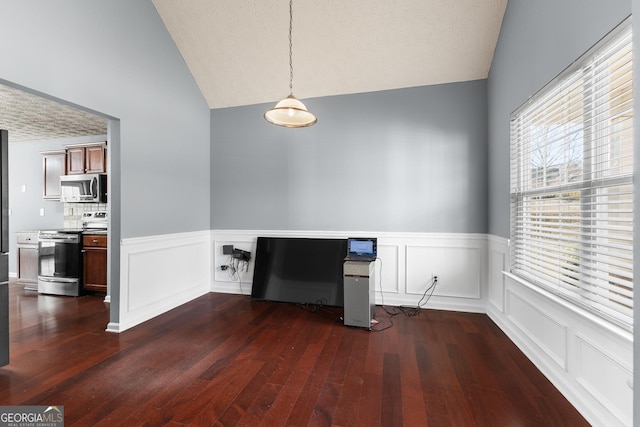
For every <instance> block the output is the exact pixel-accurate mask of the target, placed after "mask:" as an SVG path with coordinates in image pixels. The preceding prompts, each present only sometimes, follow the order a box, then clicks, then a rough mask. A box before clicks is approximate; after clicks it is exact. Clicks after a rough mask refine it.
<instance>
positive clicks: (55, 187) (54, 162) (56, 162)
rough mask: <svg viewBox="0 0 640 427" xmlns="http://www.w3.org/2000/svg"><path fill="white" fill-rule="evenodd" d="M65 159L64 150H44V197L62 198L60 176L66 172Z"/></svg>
mask: <svg viewBox="0 0 640 427" xmlns="http://www.w3.org/2000/svg"><path fill="white" fill-rule="evenodd" d="M65 160H66V152H65V151H64V150H54V151H43V152H42V170H43V176H44V183H43V186H42V188H43V191H42V197H43V198H45V199H53V200H59V199H60V176H61V175H64V174H65Z"/></svg>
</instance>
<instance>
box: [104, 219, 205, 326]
mask: <svg viewBox="0 0 640 427" xmlns="http://www.w3.org/2000/svg"><path fill="white" fill-rule="evenodd" d="M209 242H210V240H209V232H208V231H204V232H193V233H178V234H170V235H161V236H152V237H142V238H131V239H123V240H122V243H121V245H122V246H121V252H120V256H121V271H120V322H119V324H117V325H113V324H109V326H108V330H109V331H112V332H122V331H124V330H126V329H128V328H131V327H132V326H135V325H137V324H140V323H142V322H144V321H146V320H149V319H151V318H153V317H155V316H157V315H159V314H162V313H164V312H166V311H169V310H171V309H173V308H175V307H178V306H179V305H182V304H184V303H186V302H188V301H190V300H192V299H194V298H197V297H199V296H201V295H204V294H205V293H207V292H208V291H209V288H210V283H211V274H210V265H211V251H210V245H209Z"/></svg>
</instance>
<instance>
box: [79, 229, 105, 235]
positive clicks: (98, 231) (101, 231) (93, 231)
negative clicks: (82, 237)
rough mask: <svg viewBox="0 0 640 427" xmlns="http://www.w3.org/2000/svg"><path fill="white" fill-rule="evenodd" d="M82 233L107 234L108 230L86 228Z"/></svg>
mask: <svg viewBox="0 0 640 427" xmlns="http://www.w3.org/2000/svg"><path fill="white" fill-rule="evenodd" d="M82 234H102V235H105V236H106V235H107V230H84V231H83V232H82Z"/></svg>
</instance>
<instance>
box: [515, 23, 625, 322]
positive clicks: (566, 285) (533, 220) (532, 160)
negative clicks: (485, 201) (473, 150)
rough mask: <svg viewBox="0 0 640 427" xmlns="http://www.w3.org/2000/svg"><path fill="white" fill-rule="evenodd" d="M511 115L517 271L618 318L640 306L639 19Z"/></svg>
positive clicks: (535, 282) (565, 295)
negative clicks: (639, 243) (637, 251)
mask: <svg viewBox="0 0 640 427" xmlns="http://www.w3.org/2000/svg"><path fill="white" fill-rule="evenodd" d="M624 25H625V26H624V27H622V28H621V29H618V31H616V33H615V35H610V36H608V37H607V38H605V40H603V41H602V42H600V43H599V44H598V45H597V46H595V47H594V48H593V49H592V50H590V51H589V52H588V53H587V54H586V55H585V56H583V57H582V58H580V59H579V60H578V61H576V63H574V64H573V65H572V67H571V68H570V69H567V70H566V71H565V72H564V73H563V74H562V75H560V76H558V77H557V78H556V79H554V81H553V82H551V83H550V84H549V85H547V87H545V88H544V89H543V90H542V91H541V92H540V93H538V94H537V95H535V96H534V97H533V98H532V99H531V100H530V101H529V102H528V103H527V104H526V105H524V106H523V107H521V108H520V109H519V110H517V111H516V112H514V113H513V114H512V118H511V270H512V272H513V273H514V274H517V275H519V276H522V277H523V278H525V279H527V280H529V281H531V282H532V283H534V284H537V285H539V286H542V287H544V288H546V289H548V290H551V291H552V292H555V293H556V294H558V295H561V296H563V297H565V298H568V299H570V300H571V301H573V302H575V303H576V304H579V305H580V306H582V307H584V308H586V309H588V310H590V311H592V312H594V313H596V314H598V315H600V316H602V317H605V318H607V319H609V320H611V321H614V322H615V323H618V324H621V325H624V326H625V327H627V328H631V325H632V323H633V322H632V320H633V316H632V311H633V268H632V263H633V252H632V247H633V242H632V239H633V220H632V219H633V186H632V172H633V139H632V136H633V135H632V129H633V98H632V50H631V45H632V43H631V26H630V23H625V24H624Z"/></svg>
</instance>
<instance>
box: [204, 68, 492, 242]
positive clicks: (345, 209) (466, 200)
mask: <svg viewBox="0 0 640 427" xmlns="http://www.w3.org/2000/svg"><path fill="white" fill-rule="evenodd" d="M304 101H305V104H306V105H307V107H308V108H309V110H311V111H312V112H314V114H316V115H317V117H318V123H317V124H316V125H314V126H312V127H309V128H304V129H287V128H281V127H278V126H274V125H272V124H269V123H267V122H266V121H265V120H264V119H263V114H264V112H265V111H266V110H268V109H269V108H271V107H272V106H273V105H272V104H268V105H267V104H263V105H253V106H247V107H237V108H228V109H218V110H212V111H211V141H212V148H211V167H212V169H211V198H212V203H211V228H212V229H268V230H345V231H395V232H447V233H457V232H459V233H485V232H486V231H487V179H486V177H487V158H486V152H487V127H486V126H487V114H486V81H485V80H479V81H472V82H465V83H455V84H447V85H437V86H427V87H419V88H411V89H400V90H390V91H384V92H375V93H365V94H357V95H345V96H333V97H326V98H315V99H307V100H304Z"/></svg>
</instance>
